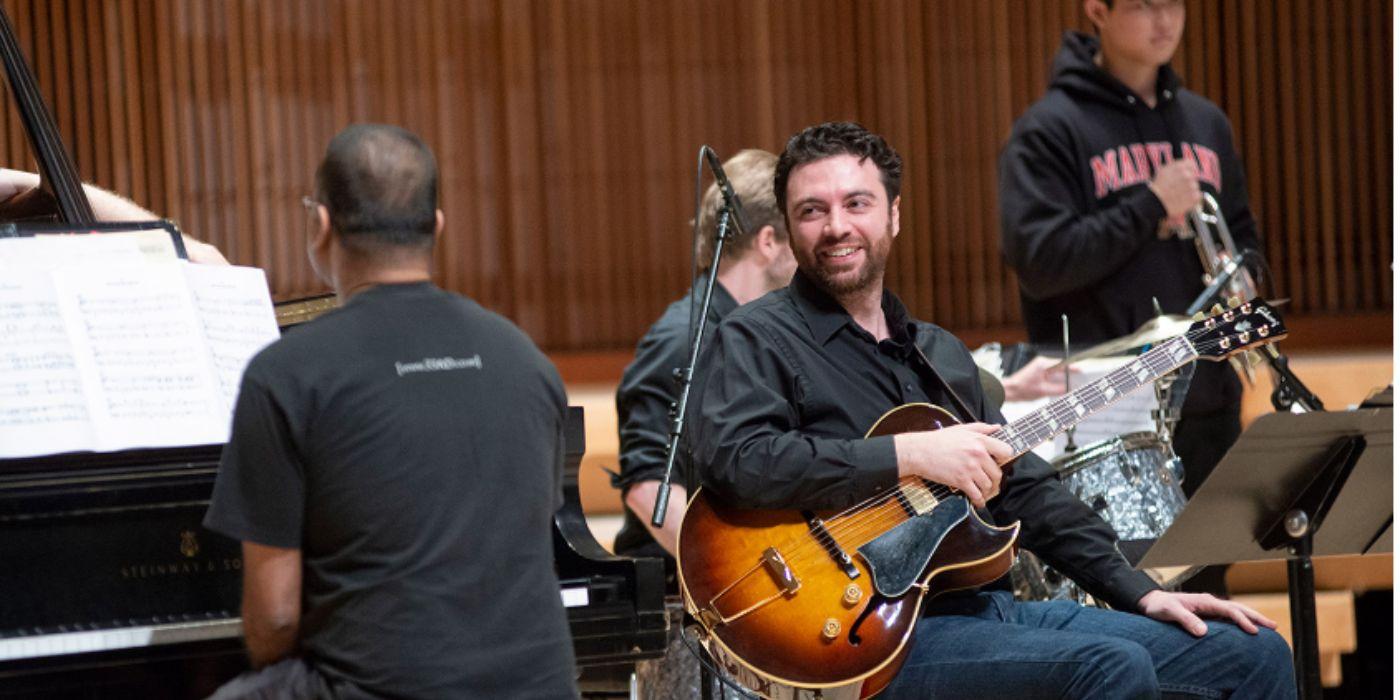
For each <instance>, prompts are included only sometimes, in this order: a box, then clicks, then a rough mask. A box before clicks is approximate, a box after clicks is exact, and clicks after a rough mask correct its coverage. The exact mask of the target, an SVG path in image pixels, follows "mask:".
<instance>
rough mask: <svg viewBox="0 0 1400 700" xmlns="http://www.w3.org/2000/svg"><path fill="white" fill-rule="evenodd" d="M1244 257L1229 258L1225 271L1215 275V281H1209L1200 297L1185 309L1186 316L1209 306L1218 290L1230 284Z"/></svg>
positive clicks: (1242, 254)
mask: <svg viewBox="0 0 1400 700" xmlns="http://www.w3.org/2000/svg"><path fill="white" fill-rule="evenodd" d="M1244 255H1245V254H1244V253H1240V254H1239V255H1236V256H1235V257H1233V258H1231V259H1230V261H1229V262H1227V263H1225V269H1223V270H1221V271H1220V274H1218V275H1216V276H1215V279H1213V280H1211V281H1210V284H1209V285H1207V286H1206V288H1205V290H1204V291H1202V292H1201V295H1200V296H1198V297H1196V299H1195V301H1192V302H1191V306H1190V307H1189V308H1187V309H1186V315H1187V316H1190V315H1192V314H1194V313H1196V312H1197V311H1200V310H1202V309H1204V308H1205V307H1206V304H1209V303H1210V300H1211V299H1214V298H1215V296H1216V295H1217V294H1219V293H1220V290H1221V289H1224V288H1225V285H1226V284H1228V283H1229V282H1230V278H1231V277H1234V276H1235V273H1236V272H1237V271H1239V269H1240V263H1242V262H1244ZM1246 301H1247V300H1246Z"/></svg>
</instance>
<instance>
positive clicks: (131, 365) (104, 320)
mask: <svg viewBox="0 0 1400 700" xmlns="http://www.w3.org/2000/svg"><path fill="white" fill-rule="evenodd" d="M181 267H183V266H182V265H180V264H178V263H171V264H160V265H119V266H110V265H84V266H73V267H65V268H62V269H60V270H57V271H56V272H55V273H54V274H55V286H56V287H57V289H58V293H59V304H60V306H61V307H62V308H63V314H64V317H65V319H66V322H67V323H68V328H69V337H70V339H71V340H72V343H73V348H74V352H75V355H76V356H77V358H78V367H79V370H80V371H81V372H82V373H83V375H84V376H83V379H84V385H85V387H86V388H87V397H88V401H89V406H90V408H91V410H92V414H93V417H94V420H95V422H96V426H97V441H96V442H97V444H96V446H95V449H98V450H110V449H118V448H117V447H116V446H117V445H123V446H142V447H164V446H169V445H194V444H206V443H216V442H222V441H223V440H226V439H227V430H228V426H227V425H226V424H225V425H222V429H220V421H218V415H219V414H218V408H219V402H218V401H217V400H216V393H215V386H214V379H213V377H212V376H211V372H210V361H209V358H208V357H207V353H206V351H205V346H204V342H203V341H202V339H201V338H200V326H199V322H198V320H197V318H196V316H195V311H194V304H193V302H192V301H191V298H190V293H189V291H188V289H187V286H186V284H185V275H184V272H183V270H182V269H181Z"/></svg>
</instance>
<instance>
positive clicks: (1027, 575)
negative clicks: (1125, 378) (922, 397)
mask: <svg viewBox="0 0 1400 700" xmlns="http://www.w3.org/2000/svg"><path fill="white" fill-rule="evenodd" d="M1190 323H1191V322H1190V320H1189V319H1187V318H1185V317H1183V316H1168V315H1160V316H1158V317H1156V318H1154V319H1152V320H1151V321H1149V322H1147V323H1146V324H1144V325H1143V326H1142V327H1141V328H1139V329H1138V330H1137V331H1136V332H1134V333H1132V334H1129V335H1127V336H1124V337H1122V338H1117V339H1114V340H1110V341H1108V342H1106V343H1103V344H1101V345H1097V346H1094V347H1092V348H1089V349H1088V350H1084V351H1082V352H1079V353H1076V354H1074V355H1069V356H1068V357H1067V358H1066V359H1065V361H1064V362H1062V363H1061V364H1062V365H1066V366H1068V365H1072V364H1074V363H1078V362H1081V361H1084V360H1100V359H1103V358H1112V357H1118V356H1122V355H1124V354H1125V353H1128V352H1130V351H1133V350H1137V349H1141V348H1143V347H1145V346H1149V345H1152V344H1154V343H1158V342H1161V341H1163V340H1166V339H1168V338H1172V337H1175V336H1177V335H1180V334H1182V333H1184V332H1185V330H1186V328H1187V327H1189V326H1190ZM1192 370H1193V366H1192V365H1187V366H1185V367H1183V368H1181V369H1180V370H1178V371H1177V372H1175V373H1173V374H1170V375H1167V376H1166V377H1163V378H1162V379H1161V380H1159V381H1158V382H1157V383H1156V385H1155V386H1154V390H1155V398H1154V400H1153V401H1152V402H1151V405H1153V406H1154V407H1153V408H1151V424H1152V425H1153V427H1154V428H1155V429H1154V430H1142V431H1134V432H1128V433H1123V434H1120V435H1116V436H1114V437H1109V438H1107V439H1103V440H1098V441H1095V442H1092V443H1090V444H1088V445H1083V446H1079V447H1075V446H1074V441H1073V436H1072V435H1071V436H1070V438H1069V440H1068V441H1067V444H1066V446H1067V448H1068V450H1067V451H1065V452H1064V453H1063V454H1061V455H1059V456H1058V457H1055V458H1054V459H1052V460H1051V461H1050V463H1051V466H1053V467H1054V468H1055V472H1056V474H1057V476H1058V477H1059V479H1060V480H1061V481H1062V482H1063V483H1064V484H1065V486H1066V487H1067V488H1069V490H1070V491H1071V492H1072V493H1073V494H1074V495H1075V496H1077V497H1078V498H1079V499H1080V500H1081V501H1083V502H1084V503H1085V504H1086V505H1088V506H1089V507H1090V508H1092V509H1093V510H1094V511H1095V512H1097V513H1098V514H1099V515H1100V516H1102V517H1103V519H1104V520H1105V521H1106V522H1107V523H1108V524H1109V525H1110V526H1111V527H1112V528H1113V529H1114V531H1115V532H1116V533H1117V534H1118V537H1119V539H1120V540H1153V539H1156V538H1158V537H1160V536H1161V535H1162V533H1164V532H1166V530H1167V527H1168V526H1170V525H1171V524H1172V521H1173V520H1175V519H1176V516H1177V515H1178V514H1179V513H1180V512H1181V510H1182V509H1183V508H1185V507H1186V496H1185V494H1184V493H1183V492H1182V490H1181V480H1182V477H1183V471H1182V468H1181V460H1180V459H1179V458H1178V457H1177V456H1176V454H1175V453H1174V452H1173V451H1172V435H1173V431H1174V428H1175V425H1176V423H1177V421H1178V420H1179V419H1180V415H1181V404H1182V402H1183V401H1184V400H1185V397H1186V390H1187V388H1188V386H1189V385H1190V381H1191V373H1192ZM1148 573H1149V575H1154V578H1157V579H1158V581H1159V583H1162V584H1163V585H1165V586H1168V587H1171V586H1173V585H1175V584H1179V583H1180V581H1182V580H1184V579H1185V578H1187V577H1188V576H1189V575H1191V574H1192V573H1194V571H1193V570H1180V571H1173V572H1148ZM1011 582H1012V589H1013V591H1014V592H1015V594H1016V597H1017V598H1018V599H1020V600H1059V599H1063V600H1076V601H1079V602H1080V603H1086V604H1087V603H1093V602H1094V601H1093V600H1092V598H1091V597H1090V596H1089V595H1088V594H1087V593H1086V592H1084V591H1083V590H1082V589H1080V588H1079V587H1078V586H1076V585H1075V584H1074V582H1073V581H1071V580H1069V579H1068V578H1067V577H1065V576H1063V575H1062V574H1060V573H1059V572H1057V571H1055V570H1054V568H1052V567H1050V566H1049V565H1047V564H1045V563H1043V562H1041V561H1040V560H1039V559H1037V558H1036V557H1035V555H1034V554H1032V553H1030V552H1028V551H1026V550H1021V551H1020V553H1019V554H1018V556H1017V561H1016V564H1015V566H1013V567H1012V570H1011Z"/></svg>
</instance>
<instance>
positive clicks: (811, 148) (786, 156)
mask: <svg viewBox="0 0 1400 700" xmlns="http://www.w3.org/2000/svg"><path fill="white" fill-rule="evenodd" d="M839 155H852V156H855V157H857V158H859V159H860V160H861V162H864V161H865V160H866V159H867V158H868V159H870V160H871V161H872V162H873V163H875V167H877V168H879V169H880V181H881V182H883V183H884V185H885V194H887V195H889V201H890V202H891V203H893V202H894V198H895V197H898V196H899V185H900V180H901V178H902V177H903V175H904V161H902V160H900V158H899V154H898V153H895V150H894V149H893V148H890V145H889V144H888V143H885V139H884V138H882V137H881V136H880V135H879V134H875V133H872V132H871V131H870V130H869V129H866V128H865V127H863V126H861V125H860V124H857V123H855V122H826V123H824V124H817V125H816V126H809V127H807V128H806V129H803V130H802V131H799V132H797V133H796V134H793V136H792V138H790V139H788V142H787V146H786V147H785V148H783V153H782V155H780V156H778V167H777V170H776V172H774V173H773V194H774V195H775V196H776V197H777V199H778V209H779V210H780V211H782V212H783V215H784V216H787V182H788V175H790V174H791V173H792V169H793V168H796V167H797V166H799V165H803V164H806V163H811V162H813V161H818V160H822V159H824V158H830V157H832V156H839Z"/></svg>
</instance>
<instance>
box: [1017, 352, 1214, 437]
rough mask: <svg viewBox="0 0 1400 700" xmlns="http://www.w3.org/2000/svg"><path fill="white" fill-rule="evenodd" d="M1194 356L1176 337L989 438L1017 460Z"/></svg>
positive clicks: (1192, 358) (1194, 353) (1195, 354)
mask: <svg viewBox="0 0 1400 700" xmlns="http://www.w3.org/2000/svg"><path fill="white" fill-rule="evenodd" d="M1196 356H1197V353H1196V349H1195V348H1194V347H1193V346H1192V344H1191V341H1190V340H1188V339H1187V337H1186V336H1177V337H1175V338H1172V339H1171V340H1169V341H1167V342H1165V343H1162V344H1160V345H1158V346H1157V347H1154V348H1153V349H1152V350H1150V351H1148V352H1146V353H1143V354H1142V355H1139V356H1138V357H1137V358H1135V359H1134V360H1133V361H1132V362H1129V363H1127V364H1125V365H1123V366H1122V367H1119V368H1118V369H1115V370H1113V371H1112V372H1109V373H1108V374H1107V375H1104V376H1103V377H1102V378H1100V379H1098V380H1097V381H1095V382H1093V383H1091V384H1087V385H1085V386H1082V387H1080V388H1078V389H1076V390H1074V391H1073V392H1071V393H1069V394H1066V395H1064V396H1062V397H1060V398H1058V399H1055V400H1054V401H1051V402H1050V403H1049V404H1047V405H1046V406H1045V407H1044V408H1041V409H1040V410H1039V411H1036V412H1034V413H1031V414H1028V415H1026V416H1024V417H1022V418H1021V419H1020V420H1017V421H1015V422H1014V423H1011V424H1009V425H1006V426H1005V427H1003V428H1002V429H1001V430H999V431H997V432H996V433H993V434H992V437H994V438H997V439H998V440H1001V441H1002V442H1005V443H1006V444H1008V445H1011V449H1013V450H1015V451H1016V454H1015V456H1020V455H1022V454H1025V453H1026V452H1029V451H1031V450H1032V449H1034V448H1035V447H1036V446H1037V445H1039V444H1040V443H1042V442H1045V441H1047V440H1050V439H1051V438H1053V437H1055V436H1056V435H1059V434H1060V433H1063V432H1065V431H1066V430H1069V429H1070V428H1072V427H1074V426H1075V425H1076V424H1078V423H1079V422H1080V421H1082V420H1084V419H1085V418H1088V417H1089V416H1090V415H1092V414H1093V413H1094V412H1095V411H1098V410H1099V409H1102V408H1104V407H1105V406H1107V405H1109V404H1111V403H1113V402H1115V401H1117V400H1119V399H1121V398H1123V397H1124V396H1126V395H1127V394H1130V393H1132V392H1134V391H1137V390H1138V389H1140V388H1142V387H1143V386H1146V385H1147V384H1150V383H1152V382H1154V381H1156V380H1157V379H1158V378H1160V377H1162V376H1165V375H1166V374H1168V373H1169V372H1171V371H1172V370H1174V369H1176V368H1177V367H1180V366H1182V365H1184V364H1186V363H1188V362H1190V361H1192V360H1194V359H1195V358H1196Z"/></svg>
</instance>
